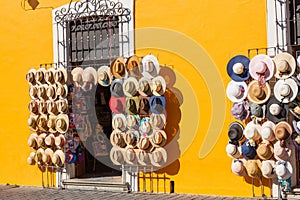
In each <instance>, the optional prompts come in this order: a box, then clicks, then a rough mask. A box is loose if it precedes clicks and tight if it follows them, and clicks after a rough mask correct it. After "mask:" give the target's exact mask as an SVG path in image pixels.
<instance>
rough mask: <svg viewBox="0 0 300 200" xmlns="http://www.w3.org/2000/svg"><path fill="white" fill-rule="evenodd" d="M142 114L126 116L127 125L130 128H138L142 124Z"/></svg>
mask: <svg viewBox="0 0 300 200" xmlns="http://www.w3.org/2000/svg"><path fill="white" fill-rule="evenodd" d="M140 120H141V119H140V116H139V115H127V116H126V125H127V128H128V129H129V130H138V128H139V125H140Z"/></svg>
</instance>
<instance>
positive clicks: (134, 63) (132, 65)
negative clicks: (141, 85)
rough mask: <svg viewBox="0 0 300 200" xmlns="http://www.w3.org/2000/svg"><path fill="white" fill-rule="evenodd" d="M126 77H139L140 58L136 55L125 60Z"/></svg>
mask: <svg viewBox="0 0 300 200" xmlns="http://www.w3.org/2000/svg"><path fill="white" fill-rule="evenodd" d="M126 70H127V73H128V77H136V78H139V77H141V70H140V58H139V57H138V56H136V55H132V56H130V57H129V58H128V59H127V61H126Z"/></svg>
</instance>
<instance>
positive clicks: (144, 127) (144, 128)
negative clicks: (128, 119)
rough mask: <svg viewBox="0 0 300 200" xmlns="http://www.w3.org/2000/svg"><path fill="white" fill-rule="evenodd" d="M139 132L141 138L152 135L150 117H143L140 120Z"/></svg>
mask: <svg viewBox="0 0 300 200" xmlns="http://www.w3.org/2000/svg"><path fill="white" fill-rule="evenodd" d="M139 131H140V134H141V135H142V136H143V137H148V136H150V135H151V134H152V132H153V127H152V124H151V119H150V117H144V118H142V119H141V121H140V127H139Z"/></svg>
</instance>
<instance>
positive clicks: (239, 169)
mask: <svg viewBox="0 0 300 200" xmlns="http://www.w3.org/2000/svg"><path fill="white" fill-rule="evenodd" d="M245 163H246V161H245V160H244V159H234V160H232V162H231V171H232V173H234V174H235V175H237V176H246V175H247V171H246V168H245V166H244V164H245Z"/></svg>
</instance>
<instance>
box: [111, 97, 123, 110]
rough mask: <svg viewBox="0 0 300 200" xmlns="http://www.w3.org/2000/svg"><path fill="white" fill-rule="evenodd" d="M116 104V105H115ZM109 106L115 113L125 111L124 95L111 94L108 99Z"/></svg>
mask: <svg viewBox="0 0 300 200" xmlns="http://www.w3.org/2000/svg"><path fill="white" fill-rule="evenodd" d="M115 105H117V106H115ZM109 108H110V110H111V111H112V112H113V113H115V114H121V113H124V111H125V97H114V96H111V97H110V100H109Z"/></svg>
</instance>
